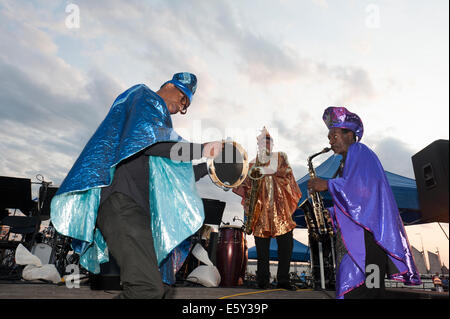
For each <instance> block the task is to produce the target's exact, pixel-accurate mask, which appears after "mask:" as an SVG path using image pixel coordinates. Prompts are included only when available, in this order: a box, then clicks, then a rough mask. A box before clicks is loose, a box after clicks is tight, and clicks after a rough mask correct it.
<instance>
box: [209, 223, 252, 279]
mask: <svg viewBox="0 0 450 319" xmlns="http://www.w3.org/2000/svg"><path fill="white" fill-rule="evenodd" d="M245 246H246V245H245V239H244V232H243V230H242V229H241V227H238V226H227V227H221V228H220V229H219V238H218V240H217V255H216V266H217V269H218V270H219V273H220V277H221V281H220V285H219V286H221V287H233V286H237V285H238V281H239V278H240V277H242V272H243V267H244V265H246V264H247V260H246V251H245ZM244 274H245V270H244Z"/></svg>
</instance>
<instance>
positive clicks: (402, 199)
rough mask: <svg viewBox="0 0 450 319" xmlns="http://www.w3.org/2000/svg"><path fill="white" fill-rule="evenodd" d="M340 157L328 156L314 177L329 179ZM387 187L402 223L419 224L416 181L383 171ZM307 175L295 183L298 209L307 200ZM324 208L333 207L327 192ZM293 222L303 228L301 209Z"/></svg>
mask: <svg viewBox="0 0 450 319" xmlns="http://www.w3.org/2000/svg"><path fill="white" fill-rule="evenodd" d="M341 159H342V156H341V155H337V154H334V155H332V156H330V157H329V158H328V159H327V160H326V161H325V162H323V163H322V164H320V165H319V166H317V167H316V168H315V170H316V175H317V176H318V177H320V178H323V179H326V180H328V179H331V178H332V177H333V175H334V174H335V173H336V171H337V169H338V167H339V164H340V162H341ZM385 173H386V176H387V179H388V182H389V185H390V186H391V188H392V192H393V193H394V197H395V201H396V202H397V206H398V208H399V211H400V215H401V217H402V220H403V223H404V224H405V225H412V224H420V223H421V221H420V219H421V213H420V206H419V198H418V193H417V185H416V181H415V180H414V179H411V178H407V177H404V176H401V175H397V174H394V173H390V172H388V171H385ZM308 180H309V175H308V174H306V175H305V176H303V177H302V178H300V179H299V180H298V181H297V184H298V185H299V187H300V190H301V191H302V194H303V195H302V198H300V201H299V207H300V206H301V205H302V204H303V203H304V202H305V201H306V200H307V196H308V190H307V183H308ZM321 194H322V197H323V200H324V205H325V207H331V206H332V205H333V202H332V199H331V195H330V193H328V192H327V191H325V192H322V193H321ZM293 217H294V220H295V222H296V223H297V225H298V226H297V227H298V228H305V227H306V223H305V217H304V212H303V210H302V209H301V208H299V209H297V210H296V211H295V213H294V216H293Z"/></svg>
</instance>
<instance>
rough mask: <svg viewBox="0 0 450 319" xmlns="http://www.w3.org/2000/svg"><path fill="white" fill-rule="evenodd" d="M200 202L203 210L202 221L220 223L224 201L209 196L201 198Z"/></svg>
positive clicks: (211, 223)
mask: <svg viewBox="0 0 450 319" xmlns="http://www.w3.org/2000/svg"><path fill="white" fill-rule="evenodd" d="M202 202H203V208H204V211H205V221H204V222H203V223H204V224H208V225H220V224H221V222H222V216H223V212H224V210H225V205H226V203H225V202H221V201H220V200H216V199H210V198H202Z"/></svg>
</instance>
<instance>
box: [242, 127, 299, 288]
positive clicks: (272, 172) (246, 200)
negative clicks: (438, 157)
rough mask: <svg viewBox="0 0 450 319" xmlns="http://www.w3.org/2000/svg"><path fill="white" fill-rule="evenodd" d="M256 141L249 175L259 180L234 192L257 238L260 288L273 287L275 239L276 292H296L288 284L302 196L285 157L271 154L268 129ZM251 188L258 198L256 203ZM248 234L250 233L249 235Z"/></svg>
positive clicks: (244, 183) (246, 180)
mask: <svg viewBox="0 0 450 319" xmlns="http://www.w3.org/2000/svg"><path fill="white" fill-rule="evenodd" d="M257 140H258V155H257V158H256V159H255V160H253V161H252V162H251V163H250V172H251V173H250V175H251V176H252V177H254V178H255V177H256V178H259V179H250V178H249V177H247V178H246V179H245V180H244V182H243V183H242V184H241V185H240V186H239V187H237V188H234V189H233V192H234V193H236V194H237V195H239V196H241V197H242V205H243V206H244V210H245V212H246V216H247V218H250V219H251V221H250V222H247V223H246V225H248V227H250V228H251V233H252V234H253V236H254V237H255V245H256V252H257V256H258V263H257V271H256V277H257V282H258V286H259V288H261V289H267V288H269V286H270V270H269V269H270V268H269V247H270V240H271V238H272V237H275V238H276V240H277V245H278V270H277V288H284V289H289V290H294V289H295V288H294V287H293V286H291V284H290V280H289V269H290V262H291V255H292V248H293V234H292V231H293V229H294V228H295V227H296V226H297V224H296V223H295V222H294V220H293V219H292V214H293V213H294V212H295V210H296V209H297V204H298V201H299V200H300V198H301V196H302V194H301V191H300V188H299V187H298V185H297V182H296V181H295V178H294V174H293V173H292V168H291V167H290V165H289V162H288V159H287V155H286V153H283V152H272V148H273V139H272V138H271V136H270V134H269V132H268V131H267V129H266V128H263V131H262V133H261V134H260V135H259V136H258V137H257ZM252 187H253V191H254V192H253V193H254V194H256V195H255V196H256V197H254V201H253V203H251V202H252V198H251V193H252ZM255 190H256V191H255ZM251 206H253V207H254V209H253V212H251V211H249V209H250V210H251ZM249 216H251V217H249ZM249 231H250V230H248V229H247V233H249Z"/></svg>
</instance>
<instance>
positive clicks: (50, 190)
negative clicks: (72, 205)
mask: <svg viewBox="0 0 450 319" xmlns="http://www.w3.org/2000/svg"><path fill="white" fill-rule="evenodd" d="M58 189H59V187H50V186H49V187H43V186H41V187H40V188H39V201H38V205H39V207H41V211H40V214H39V218H40V219H41V220H42V221H44V220H48V219H49V218H50V205H51V202H52V198H53V196H55V194H56V192H57V191H58Z"/></svg>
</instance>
